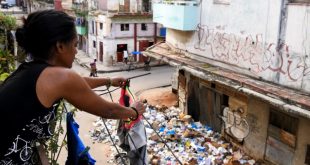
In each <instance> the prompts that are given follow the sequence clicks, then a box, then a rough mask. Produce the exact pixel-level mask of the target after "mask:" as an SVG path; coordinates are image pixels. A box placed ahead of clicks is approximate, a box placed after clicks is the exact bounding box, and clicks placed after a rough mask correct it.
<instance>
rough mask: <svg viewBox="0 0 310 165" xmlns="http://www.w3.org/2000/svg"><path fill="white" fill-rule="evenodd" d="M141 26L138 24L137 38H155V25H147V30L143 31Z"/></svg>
mask: <svg viewBox="0 0 310 165" xmlns="http://www.w3.org/2000/svg"><path fill="white" fill-rule="evenodd" d="M141 26H142V25H141V24H140V23H139V24H137V36H143V37H147V36H154V30H155V25H154V24H153V23H146V26H147V30H145V31H143V30H141Z"/></svg>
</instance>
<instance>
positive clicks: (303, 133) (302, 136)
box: [293, 118, 310, 165]
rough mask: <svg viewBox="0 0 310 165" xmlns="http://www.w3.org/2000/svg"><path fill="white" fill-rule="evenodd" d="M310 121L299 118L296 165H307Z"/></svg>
mask: <svg viewBox="0 0 310 165" xmlns="http://www.w3.org/2000/svg"><path fill="white" fill-rule="evenodd" d="M309 130H310V121H309V120H308V119H305V118H299V125H298V132H297V145H296V150H295V157H294V160H293V162H294V164H295V165H305V156H306V151H307V145H309V144H310V134H309Z"/></svg>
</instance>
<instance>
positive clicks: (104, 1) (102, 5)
mask: <svg viewBox="0 0 310 165" xmlns="http://www.w3.org/2000/svg"><path fill="white" fill-rule="evenodd" d="M109 1H110V0H109ZM98 8H99V10H103V11H106V10H108V0H100V1H98Z"/></svg>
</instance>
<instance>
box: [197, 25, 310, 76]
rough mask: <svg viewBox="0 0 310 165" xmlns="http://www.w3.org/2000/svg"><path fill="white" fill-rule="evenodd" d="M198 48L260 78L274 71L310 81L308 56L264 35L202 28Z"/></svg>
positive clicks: (200, 28)
mask: <svg viewBox="0 0 310 165" xmlns="http://www.w3.org/2000/svg"><path fill="white" fill-rule="evenodd" d="M194 48H195V49H196V50H199V51H203V52H209V54H210V58H213V59H216V60H220V61H225V62H228V63H230V64H234V65H237V64H238V65H239V66H240V65H241V66H242V67H245V68H248V69H249V70H250V71H251V72H253V73H254V74H256V75H259V73H261V72H264V71H271V72H276V73H279V74H281V75H283V76H285V77H286V78H287V79H288V80H290V81H292V82H295V81H299V80H301V79H305V78H306V79H307V80H308V79H309V78H310V66H309V64H310V61H308V60H309V59H308V56H306V55H302V54H296V53H292V52H290V50H289V46H288V45H286V44H282V45H280V46H279V47H277V44H276V43H265V42H264V38H263V34H255V35H245V34H244V32H240V35H236V34H233V33H225V32H224V31H223V30H221V29H219V28H217V29H211V28H209V27H207V26H203V25H198V27H197V31H196V38H195V43H194ZM309 49H310V48H309ZM307 77H308V78H307Z"/></svg>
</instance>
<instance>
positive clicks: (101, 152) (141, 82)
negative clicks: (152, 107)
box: [58, 63, 173, 165]
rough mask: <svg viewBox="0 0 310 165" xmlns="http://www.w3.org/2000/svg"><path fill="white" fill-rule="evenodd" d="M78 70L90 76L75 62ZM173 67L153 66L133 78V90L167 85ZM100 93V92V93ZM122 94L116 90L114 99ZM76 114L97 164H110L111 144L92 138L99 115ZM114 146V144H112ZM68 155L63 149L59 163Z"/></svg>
mask: <svg viewBox="0 0 310 165" xmlns="http://www.w3.org/2000/svg"><path fill="white" fill-rule="evenodd" d="M72 68H73V69H74V70H75V71H76V72H78V73H79V74H80V75H82V76H88V75H89V71H88V70H87V69H85V68H83V67H81V66H80V65H78V64H76V63H74V65H73V67H72ZM172 71H173V68H172V67H170V66H168V65H166V66H161V67H152V68H151V71H149V72H151V74H149V75H147V76H143V77H139V78H135V79H132V80H131V91H132V92H133V93H134V94H136V93H137V92H139V91H143V90H147V89H151V88H155V87H160V86H166V85H169V84H171V75H172ZM145 73H148V72H146V71H144V70H143V69H138V70H131V71H130V72H128V71H123V72H114V73H108V74H98V76H104V77H111V78H112V77H117V76H122V77H126V78H128V77H132V76H136V75H141V74H145ZM98 89H105V87H102V88H98ZM111 90H113V87H111ZM98 94H100V93H98ZM119 94H120V90H116V91H114V92H113V93H112V96H113V100H114V101H115V102H116V101H117V100H118V97H119ZM103 98H105V99H106V100H109V101H110V100H111V99H110V97H109V95H103ZM76 114H77V115H76V116H75V120H76V122H77V123H78V124H79V125H80V128H79V132H80V137H81V139H82V140H83V142H84V145H85V146H89V147H90V154H91V155H92V156H93V158H94V159H95V160H96V164H100V165H108V164H111V163H108V162H107V161H108V160H110V159H111V157H110V156H111V150H110V149H111V148H110V144H108V143H107V144H104V143H93V141H92V140H91V138H90V133H89V131H90V130H92V129H94V126H93V122H94V121H96V119H98V117H97V116H94V115H91V114H89V113H86V112H83V111H79V112H78V113H76ZM111 147H113V146H111ZM66 157H67V151H66V150H65V149H63V150H62V152H61V154H60V157H59V160H58V163H59V164H65V160H66Z"/></svg>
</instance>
